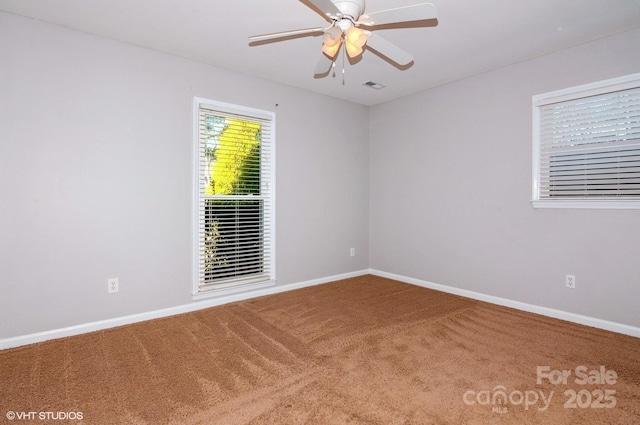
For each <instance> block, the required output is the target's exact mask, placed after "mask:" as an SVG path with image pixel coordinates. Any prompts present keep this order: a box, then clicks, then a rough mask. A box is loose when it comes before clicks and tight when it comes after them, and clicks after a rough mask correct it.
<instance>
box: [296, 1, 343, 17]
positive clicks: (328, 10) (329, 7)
mask: <svg viewBox="0 0 640 425" xmlns="http://www.w3.org/2000/svg"><path fill="white" fill-rule="evenodd" d="M300 1H302V2H303V3H309V4H311V5H312V6H313V7H314V8H316V9H318V10H319V11H320V12H322V13H323V14H324V16H325V17H327V18H329V19H331V18H332V17H337V16H341V13H342V12H340V9H338V8H337V7H336V5H335V4H333V2H332V1H331V0H300Z"/></svg>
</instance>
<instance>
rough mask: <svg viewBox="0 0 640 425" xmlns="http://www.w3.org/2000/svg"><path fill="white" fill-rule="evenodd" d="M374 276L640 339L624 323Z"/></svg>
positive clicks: (376, 272) (417, 281)
mask: <svg viewBox="0 0 640 425" xmlns="http://www.w3.org/2000/svg"><path fill="white" fill-rule="evenodd" d="M369 272H370V273H371V274H372V275H375V276H380V277H386V278H388V279H393V280H398V281H400V282H405V283H410V284H412V285H417V286H422V287H424V288H429V289H435V290H437V291H441V292H446V293H449V294H454V295H460V296H462V297H465V298H471V299H474V300H478V301H485V302H488V303H491V304H497V305H501V306H504V307H510V308H514V309H516V310H522V311H527V312H529V313H536V314H540V315H542V316H547V317H553V318H555V319H560V320H566V321H568V322H573V323H578V324H581V325H586V326H591V327H593V328H599V329H604V330H607V331H611V332H617V333H620V334H624V335H629V336H633V337H636V338H640V328H637V327H634V326H630V325H625V324H622V323H616V322H610V321H607V320H602V319H597V318H594V317H589V316H583V315H580V314H575V313H569V312H566V311H562V310H555V309H553V308H548V307H541V306H537V305H533V304H527V303H523V302H520V301H514V300H510V299H507V298H500V297H495V296H493V295H486V294H483V293H480V292H474V291H469V290H466V289H460V288H454V287H452V286H447V285H441V284H438V283H432V282H427V281H424V280H420V279H414V278H411V277H407V276H402V275H397V274H393V273H387V272H383V271H380V270H369Z"/></svg>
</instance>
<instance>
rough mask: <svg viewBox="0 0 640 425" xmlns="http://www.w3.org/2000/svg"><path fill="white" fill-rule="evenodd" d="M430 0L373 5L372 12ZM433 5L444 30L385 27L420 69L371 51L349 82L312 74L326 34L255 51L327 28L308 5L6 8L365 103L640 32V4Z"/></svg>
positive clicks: (61, 3) (464, 0)
mask: <svg viewBox="0 0 640 425" xmlns="http://www.w3.org/2000/svg"><path fill="white" fill-rule="evenodd" d="M423 1H424V0H367V1H366V11H367V12H374V11H377V10H384V9H390V8H395V7H400V6H406V5H411V4H415V3H421V2H423ZM427 1H430V2H431V3H433V4H434V5H435V6H436V8H437V10H438V22H437V25H436V26H432V27H421V28H400V29H385V30H379V31H378V34H379V35H381V36H383V37H384V38H386V39H387V40H389V41H391V42H393V43H394V44H396V45H398V46H400V47H401V48H402V49H404V50H406V51H408V52H410V53H412V54H413V55H414V57H415V61H414V64H413V66H411V67H410V68H408V69H406V70H400V69H398V68H396V67H394V66H393V65H391V64H390V63H388V62H386V61H384V60H382V59H381V58H380V57H379V56H377V55H376V54H374V53H373V52H372V51H368V50H365V52H364V54H363V56H362V59H361V60H360V61H359V62H358V63H356V64H354V65H350V64H349V63H347V64H346V66H345V69H344V72H345V74H344V84H343V80H342V74H341V69H340V68H341V67H339V68H338V72H337V73H336V77H335V78H334V77H332V76H331V75H329V76H328V77H326V78H323V79H318V78H314V76H313V74H314V68H315V65H316V63H317V61H318V59H319V55H320V49H321V45H322V37H317V36H308V37H302V38H297V39H292V40H286V41H282V42H277V43H270V44H264V45H260V46H253V47H250V46H249V45H248V37H249V36H250V35H256V34H265V33H272V32H279V31H285V30H290V29H300V28H310V27H321V26H326V23H327V22H326V21H325V20H324V19H323V17H322V16H321V15H320V14H318V13H317V12H315V11H314V10H312V9H311V8H310V7H309V6H307V3H306V0H226V1H222V0H0V10H4V11H7V12H11V13H15V14H19V15H24V16H28V17H32V18H35V19H39V20H42V21H46V22H51V23H54V24H58V25H62V26H64V27H68V28H73V29H76V30H79V31H84V32H87V33H92V34H97V35H100V36H103V37H108V38H112V39H116V40H120V41H124V42H127V43H131V44H135V45H138V46H143V47H147V48H150V49H154V50H159V51H162V52H167V53H171V54H174V55H178V56H181V57H185V58H190V59H194V60H196V61H200V62H204V63H208V64H211V65H215V66H218V67H221V68H225V69H228V70H232V71H237V72H242V73H246V74H250V75H255V76H258V77H262V78H266V79H269V80H273V81H276V82H280V83H284V84H289V85H292V86H296V87H300V88H303V89H307V90H310V91H313V92H318V93H323V94H326V95H329V96H334V97H338V98H342V99H345V100H348V101H351V102H356V103H360V104H363V105H375V104H377V103H381V102H385V101H389V100H392V99H395V98H398V97H402V96H405V95H408V94H410V93H413V92H416V91H420V90H424V89H428V88H430V87H435V86H439V85H442V84H445V83H448V82H451V81H455V80H458V79H461V78H465V77H469V76H472V75H476V74H480V73H483V72H486V71H489V70H492V69H496V68H500V67H503V66H505V65H509V64H513V63H516V62H520V61H523V60H526V59H530V58H533V57H537V56H541V55H544V54H547V53H550V52H554V51H557V50H561V49H564V48H567V47H571V46H575V45H579V44H583V43H586V42H589V41H592V40H596V39H599V38H603V37H607V36H610V35H613V34H616V33H620V32H623V31H627V30H630V29H633V28H638V27H640V0H427ZM638 47H639V48H640V46H638ZM338 62H339V63H340V64H341V62H342V61H341V60H339V61H338ZM367 80H371V81H374V82H377V83H380V84H383V85H385V86H386V88H384V89H382V90H374V89H371V88H368V87H365V86H363V85H361V83H362V82H364V81H367Z"/></svg>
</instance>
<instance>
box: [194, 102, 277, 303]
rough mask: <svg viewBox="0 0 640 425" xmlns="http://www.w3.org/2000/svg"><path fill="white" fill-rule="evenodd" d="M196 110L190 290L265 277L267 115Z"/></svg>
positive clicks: (269, 189)
mask: <svg viewBox="0 0 640 425" xmlns="http://www.w3.org/2000/svg"><path fill="white" fill-rule="evenodd" d="M197 116H198V119H197V122H198V123H197V130H198V137H197V139H198V140H197V145H198V147H197V151H198V158H197V169H198V170H197V172H198V178H197V181H198V187H197V198H198V199H197V231H196V239H197V246H196V251H197V285H196V286H197V288H196V292H202V291H207V290H210V289H220V288H227V287H230V286H236V285H242V284H248V283H255V282H262V281H269V280H272V279H273V278H274V276H273V274H274V273H273V270H274V264H273V259H274V255H273V251H274V250H273V247H274V238H273V233H274V232H273V230H274V229H273V223H274V216H273V212H274V206H273V199H274V193H273V175H274V173H273V139H274V137H273V136H274V134H273V126H274V115H273V114H272V113H270V112H265V111H258V110H252V109H248V108H242V107H237V106H233V105H227V104H218V103H213V102H210V101H200V102H198V103H197Z"/></svg>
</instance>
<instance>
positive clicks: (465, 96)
mask: <svg viewBox="0 0 640 425" xmlns="http://www.w3.org/2000/svg"><path fill="white" fill-rule="evenodd" d="M638 46H640V31H639V30H636V31H632V32H628V33H623V34H620V35H618V36H614V37H610V38H607V39H603V40H599V41H596V42H593V43H589V44H585V45H582V46H579V47H577V48H573V49H569V50H564V51H560V52H557V53H554V54H551V55H548V56H544V57H541V58H537V59H533V60H529V61H526V62H522V63H519V64H516V65H513V66H508V67H505V68H502V69H499V70H496V71H493V72H488V73H485V74H483V75H479V76H476V77H473V78H468V79H465V80H462V81H458V82H455V83H451V84H448V85H445V86H441V87H438V88H435V89H432V90H428V91H425V92H422V93H418V94H415V95H413V96H410V97H407V98H403V99H401V100H397V101H394V102H390V103H387V104H382V105H379V106H376V107H373V108H371V110H370V134H371V137H370V144H371V152H370V155H371V160H370V170H371V180H370V190H371V195H370V198H371V199H370V200H371V209H370V224H371V228H370V241H371V258H370V266H371V268H372V269H377V270H381V271H385V272H388V273H394V274H398V275H402V276H406V277H410V278H414V279H420V280H423V281H427V282H432V283H437V284H444V285H449V286H452V287H457V288H462V289H466V290H471V291H476V292H480V293H483V294H487V295H493V296H497V297H503V298H507V299H510V300H515V301H522V302H525V303H529V304H533V305H538V306H544V307H549V308H553V309H559V310H564V311H567V312H572V313H577V314H582V315H586V316H590V317H594V318H598V319H603V320H610V321H614V322H619V323H623V324H628V325H632V326H640V309H639V308H638V300H640V211H638V210H627V211H620V210H607V211H603V210H575V209H574V210H555V209H544V210H543V209H533V207H532V206H531V204H530V202H529V201H530V199H531V169H532V165H531V151H532V147H531V143H532V142H531V115H532V112H531V96H532V95H534V94H539V93H544V92H548V91H553V90H558V89H562V88H566V87H571V86H575V85H580V84H585V83H590V82H594V81H598V80H602V79H608V78H613V77H618V76H621V75H626V74H630V73H634V72H639V71H640V49H639V48H638ZM566 274H574V275H575V276H576V284H577V288H576V289H575V290H570V289H567V288H565V275H566Z"/></svg>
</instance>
